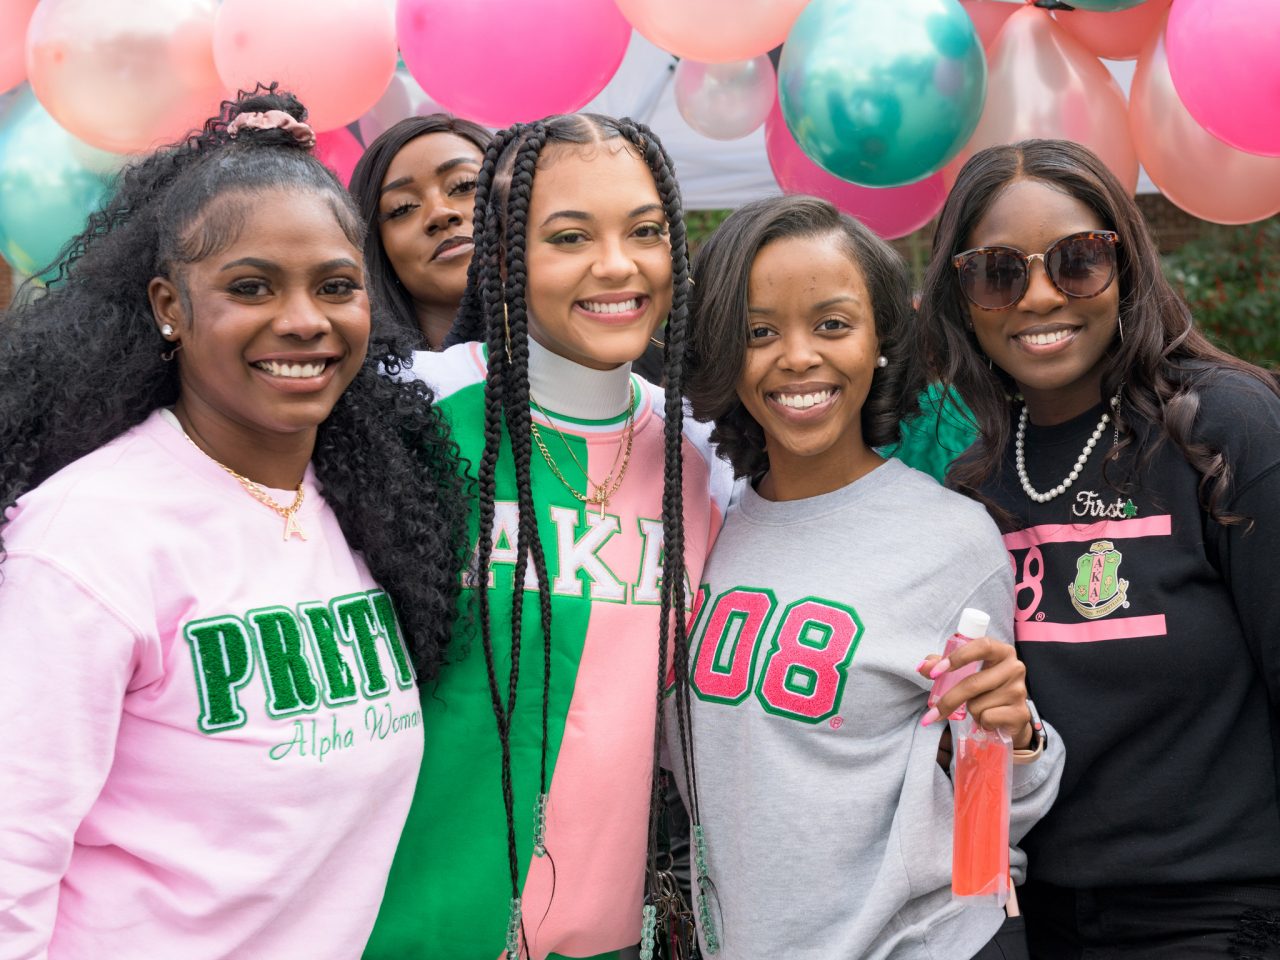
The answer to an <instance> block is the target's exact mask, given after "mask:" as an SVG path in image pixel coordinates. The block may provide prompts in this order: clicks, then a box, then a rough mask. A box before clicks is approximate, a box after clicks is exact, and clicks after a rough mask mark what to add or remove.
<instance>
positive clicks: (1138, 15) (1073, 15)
mask: <svg viewBox="0 0 1280 960" xmlns="http://www.w3.org/2000/svg"><path fill="white" fill-rule="evenodd" d="M1172 2H1173V0H1145V2H1143V3H1141V4H1140V5H1138V6H1136V7H1130V8H1129V9H1128V10H1116V11H1113V12H1111V13H1092V12H1090V11H1088V10H1059V11H1058V12H1057V14H1056V15H1055V19H1057V21H1058V25H1059V26H1060V27H1062V29H1063V30H1065V31H1067V33H1069V34H1071V35H1072V36H1073V37H1075V38H1076V39H1077V40H1079V41H1080V42H1081V43H1082V44H1084V47H1085V49H1086V50H1088V51H1089V52H1090V53H1092V54H1094V55H1095V56H1098V57H1105V58H1106V59H1108V60H1136V59H1138V54H1139V53H1141V52H1142V51H1143V49H1144V48H1145V47H1146V45H1147V41H1149V40H1150V39H1151V38H1152V37H1153V36H1155V34H1156V31H1158V30H1160V29H1162V28H1163V26H1164V18H1165V15H1166V14H1167V13H1168V12H1169V4H1170V3H1172Z"/></svg>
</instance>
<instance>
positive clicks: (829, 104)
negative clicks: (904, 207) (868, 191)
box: [778, 0, 987, 187]
mask: <svg viewBox="0 0 1280 960" xmlns="http://www.w3.org/2000/svg"><path fill="white" fill-rule="evenodd" d="M986 92H987V60H986V56H985V54H984V53H983V50H982V41H981V40H980V39H979V38H978V33H977V31H976V30H975V29H974V26H973V21H972V20H970V19H969V15H968V14H967V13H965V11H964V8H963V7H962V6H960V4H959V2H958V0H857V2H851V0H812V2H810V4H809V5H808V6H807V7H806V8H805V9H804V11H803V12H802V13H801V14H800V16H799V18H798V19H797V20H796V22H795V26H793V27H792V29H791V33H790V35H789V36H788V37H787V42H786V44H785V45H784V46H783V48H782V59H781V62H780V63H779V65H778V96H779V101H780V103H781V106H782V115H783V117H784V118H785V119H786V121H787V127H788V129H789V130H790V131H791V135H792V136H793V137H795V139H796V142H797V143H798V144H799V145H800V147H801V149H802V150H804V152H805V153H806V154H808V156H809V157H810V158H811V159H813V161H814V162H815V163H817V164H818V165H819V166H821V167H822V168H823V169H825V170H827V171H828V172H829V173H833V174H835V175H836V176H837V177H840V178H842V179H844V180H848V181H850V182H852V183H856V184H860V185H861V186H866V187H896V186H901V185H902V184H907V183H914V182H916V181H917V180H923V179H924V178H925V177H927V176H930V175H931V174H933V173H935V172H937V171H938V170H939V169H941V168H942V166H943V165H944V164H945V163H946V162H947V161H948V160H950V159H951V158H952V157H954V156H955V155H956V154H957V153H958V152H959V151H960V148H961V147H963V146H964V145H965V143H966V142H968V140H969V137H970V136H972V135H973V131H974V129H975V128H976V127H977V126H978V119H979V118H980V117H981V116H982V105H983V101H984V100H985V98H986Z"/></svg>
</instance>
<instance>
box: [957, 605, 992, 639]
mask: <svg viewBox="0 0 1280 960" xmlns="http://www.w3.org/2000/svg"><path fill="white" fill-rule="evenodd" d="M990 625H991V615H990V614H989V613H983V612H982V611H981V610H976V609H974V608H973V607H965V608H964V609H963V610H961V611H960V625H959V626H958V627H956V633H958V634H960V636H962V637H968V638H969V639H971V640H976V639H977V638H978V637H985V636H986V635H987V627H989V626H990Z"/></svg>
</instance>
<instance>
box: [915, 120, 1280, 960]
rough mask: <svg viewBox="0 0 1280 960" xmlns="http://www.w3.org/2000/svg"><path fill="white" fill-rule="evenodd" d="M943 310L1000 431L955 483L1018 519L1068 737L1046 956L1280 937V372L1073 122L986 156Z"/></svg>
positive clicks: (924, 313)
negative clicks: (1197, 286) (1238, 330)
mask: <svg viewBox="0 0 1280 960" xmlns="http://www.w3.org/2000/svg"><path fill="white" fill-rule="evenodd" d="M920 317H921V320H920V322H921V323H922V325H923V326H924V328H925V330H926V331H927V336H928V337H929V339H930V347H931V349H932V351H933V355H934V356H938V357H942V358H944V362H945V370H944V383H945V384H946V385H947V386H951V387H953V388H955V389H956V390H957V391H958V392H959V394H960V396H962V397H963V398H964V400H965V401H967V403H968V404H969V406H970V408H971V409H972V410H973V411H974V414H975V417H976V419H977V422H978V426H979V429H980V437H979V441H978V442H977V443H976V444H975V445H974V447H972V448H971V449H970V450H969V452H968V453H967V454H966V455H965V456H964V457H962V458H961V459H960V460H958V461H957V462H956V463H955V464H954V465H953V466H952V468H951V470H950V472H949V474H948V483H949V484H950V485H951V486H953V487H955V488H956V489H959V490H961V491H963V492H965V493H968V494H970V495H971V496H973V497H975V498H976V499H979V500H981V501H983V502H984V503H985V504H986V505H987V507H988V509H989V510H990V512H991V513H992V515H993V516H994V517H995V518H996V520H997V521H998V522H999V523H1000V525H1001V527H1002V530H1003V531H1004V532H1005V537H1004V540H1005V547H1006V548H1007V549H1008V551H1009V555H1010V558H1011V561H1012V563H1013V567H1014V572H1015V580H1016V583H1017V586H1016V589H1017V596H1016V615H1015V620H1016V623H1015V627H1016V635H1017V642H1018V647H1019V654H1020V656H1021V658H1022V659H1023V660H1024V661H1025V662H1026V664H1027V672H1028V676H1031V677H1034V684H1033V689H1032V690H1031V694H1032V696H1034V697H1035V700H1036V702H1037V704H1038V705H1039V707H1040V709H1041V710H1042V711H1044V713H1045V715H1046V716H1052V717H1053V718H1054V722H1055V725H1056V727H1057V729H1058V730H1059V732H1060V733H1061V735H1062V737H1063V740H1064V742H1065V743H1066V746H1067V763H1066V769H1065V771H1064V774H1063V777H1062V785H1061V789H1060V793H1059V796H1058V801H1057V804H1056V805H1055V806H1054V807H1053V809H1052V810H1050V811H1049V813H1048V815H1046V816H1045V818H1044V819H1043V820H1041V821H1040V823H1039V824H1038V825H1037V826H1036V827H1035V828H1034V829H1033V830H1032V831H1031V833H1030V834H1028V836H1027V838H1026V840H1025V843H1024V845H1025V848H1026V851H1027V853H1028V856H1029V858H1030V866H1029V872H1028V877H1029V879H1028V882H1027V884H1026V886H1025V888H1024V889H1023V891H1022V893H1021V900H1022V905H1023V909H1024V911H1025V913H1026V916H1027V924H1028V934H1029V938H1030V942H1031V948H1032V956H1033V957H1036V958H1049V960H1058V958H1072V960H1078V958H1082V957H1085V956H1087V957H1090V958H1110V957H1113V956H1120V955H1123V956H1124V957H1125V958H1127V960H1132V958H1177V960H1195V958H1199V957H1222V956H1230V955H1242V954H1233V953H1231V952H1230V951H1231V950H1232V948H1233V945H1234V949H1236V950H1240V949H1244V950H1245V953H1244V954H1243V955H1250V956H1251V955H1258V956H1276V955H1277V954H1276V953H1275V952H1274V951H1275V950H1276V949H1277V948H1278V947H1280V941H1278V935H1277V931H1280V802H1278V799H1277V792H1278V783H1280V779H1278V774H1280V729H1277V727H1278V726H1280V725H1278V723H1277V705H1280V591H1277V590H1276V589H1275V587H1274V583H1273V582H1272V578H1273V577H1274V572H1275V571H1276V570H1277V569H1280V395H1278V391H1277V385H1276V381H1275V380H1274V379H1273V378H1272V377H1271V376H1270V375H1269V374H1268V373H1267V372H1266V371H1264V370H1261V369H1259V368H1257V367H1253V366H1250V365H1249V364H1246V363H1243V362H1242V361H1240V360H1237V359H1235V358H1234V357H1231V356H1229V355H1227V354H1225V353H1223V352H1222V351H1220V350H1218V349H1217V348H1215V347H1214V346H1212V345H1211V344H1210V343H1209V342H1208V341H1207V340H1206V339H1205V338H1204V336H1203V335H1202V334H1201V333H1200V332H1199V331H1198V330H1197V329H1196V328H1195V325H1194V319H1193V317H1192V316H1191V314H1190V312H1189V310H1188V308H1187V306H1186V304H1185V303H1184V302H1183V301H1182V300H1181V299H1180V298H1179V297H1178V295H1177V294H1176V293H1175V292H1174V290H1173V289H1172V288H1171V287H1170V285H1169V283H1168V281H1166V279H1165V278H1164V276H1163V274H1162V273H1161V270H1160V261H1159V258H1158V255H1157V252H1156V248H1155V245H1154V243H1153V242H1152V239H1151V236H1150V234H1149V233H1148V232H1147V228H1146V226H1145V225H1144V223H1143V221H1142V218H1141V215H1140V214H1139V212H1138V209H1137V207H1136V206H1135V205H1134V203H1133V201H1132V200H1131V199H1130V197H1129V196H1128V195H1127V194H1126V192H1125V190H1124V188H1123V187H1122V186H1121V185H1120V184H1119V182H1118V181H1117V180H1116V179H1115V178H1114V177H1113V176H1112V175H1111V173H1110V172H1109V171H1108V170H1107V169H1106V167H1105V166H1104V165H1103V164H1102V162H1101V161H1100V160H1098V158H1097V157H1095V156H1094V155H1093V154H1092V153H1090V152H1089V151H1087V150H1086V149H1084V148H1083V147H1080V146H1079V145H1077V144H1073V143H1067V142H1063V141H1054V140H1028V141H1025V142H1023V143H1019V144H1015V145H1012V146H1001V147H994V148H991V149H988V150H984V151H982V152H981V153H978V154H976V155H975V156H974V157H973V158H972V159H971V160H970V161H969V162H968V163H967V164H966V165H965V166H964V168H963V169H962V170H961V172H960V175H959V177H958V179H957V180H956V184H955V187H954V188H953V189H952V192H951V195H950V197H949V198H948V199H947V203H946V206H945V207H944V208H943V211H942V216H941V221H940V223H939V227H938V231H937V235H936V237H935V240H934V249H933V259H932V262H931V263H930V266H929V269H928V273H927V275H926V278H925V290H924V294H923V300H922V303H921V310H920ZM1269 951H1271V952H1269Z"/></svg>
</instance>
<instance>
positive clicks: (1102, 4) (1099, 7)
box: [1070, 0, 1147, 13]
mask: <svg viewBox="0 0 1280 960" xmlns="http://www.w3.org/2000/svg"><path fill="white" fill-rule="evenodd" d="M1146 2H1147V0H1070V3H1071V6H1073V7H1075V8H1076V9H1077V10H1092V11H1093V12H1094V13H1115V11H1117V10H1128V9H1129V8H1131V7H1140V6H1142V5H1143V4H1144V3H1146Z"/></svg>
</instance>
